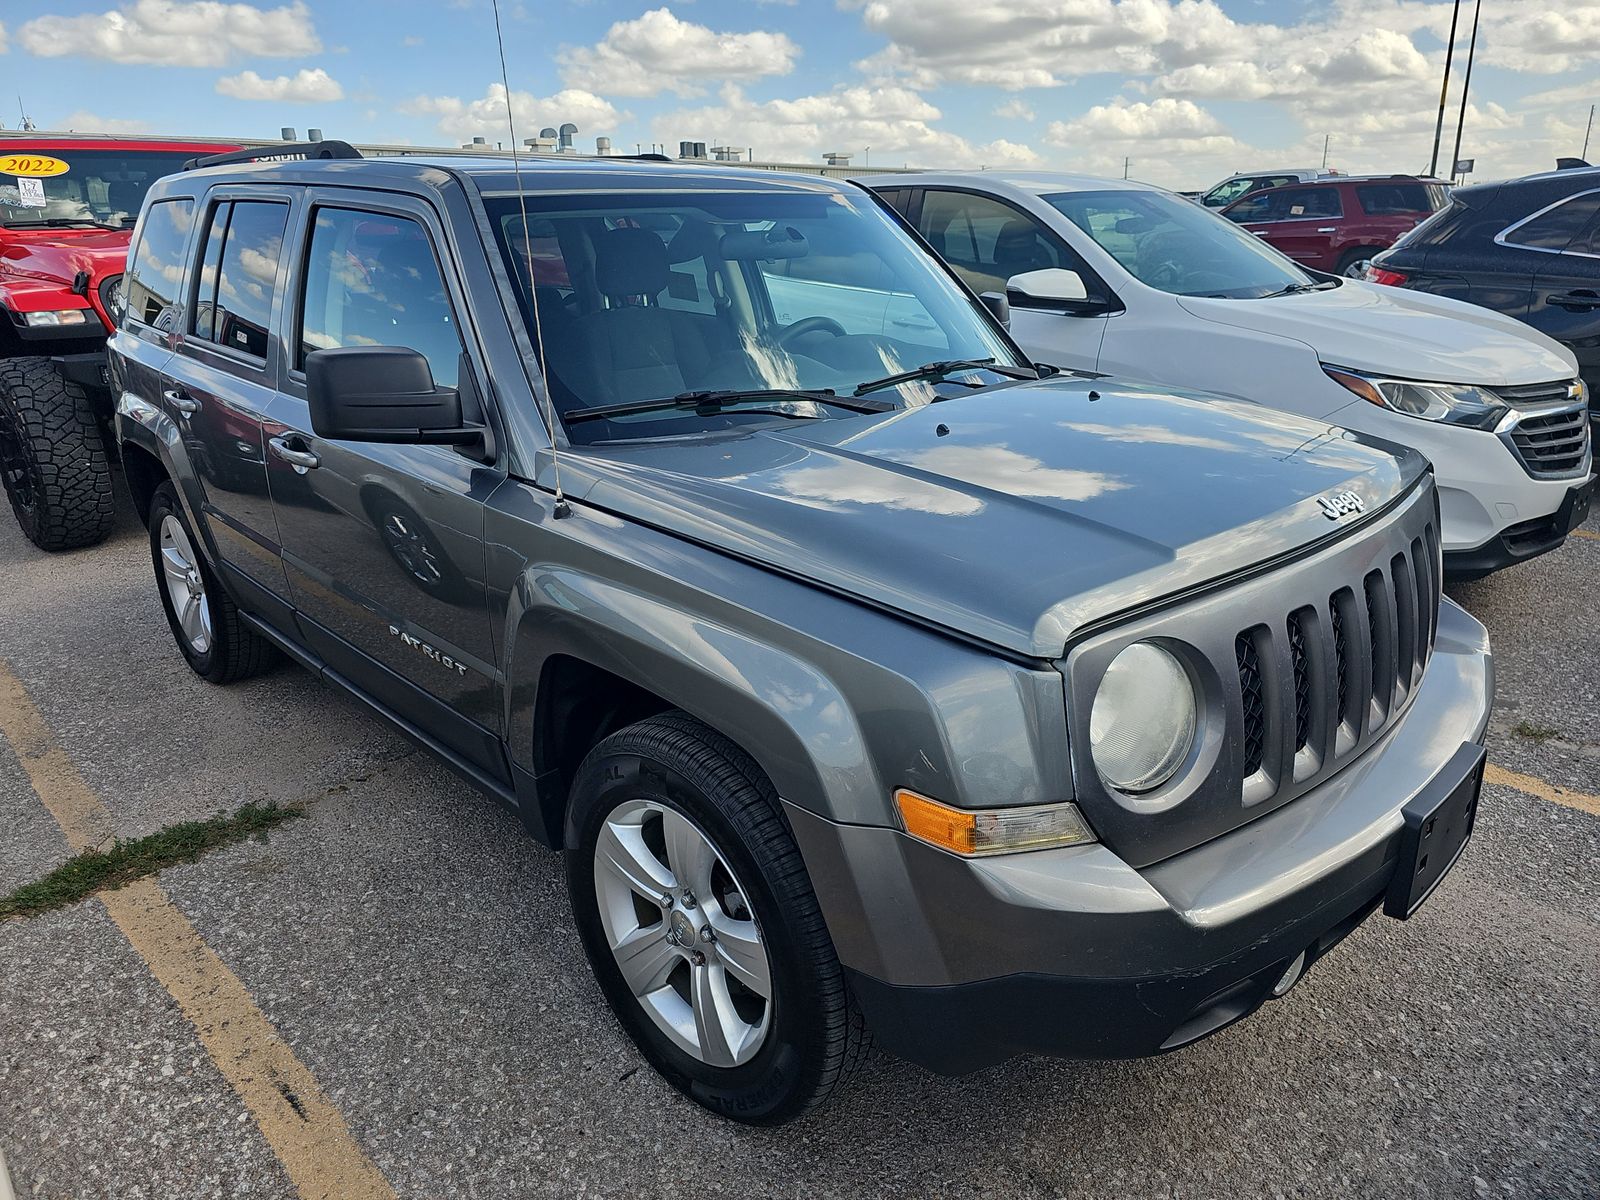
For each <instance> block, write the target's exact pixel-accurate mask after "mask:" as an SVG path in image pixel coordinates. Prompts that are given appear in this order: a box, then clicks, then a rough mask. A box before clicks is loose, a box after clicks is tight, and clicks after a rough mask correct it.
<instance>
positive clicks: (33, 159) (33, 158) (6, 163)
mask: <svg viewBox="0 0 1600 1200" xmlns="http://www.w3.org/2000/svg"><path fill="white" fill-rule="evenodd" d="M67 170H68V167H67V164H66V163H64V162H62V161H61V160H60V159H59V158H51V157H50V156H49V155H48V154H0V175H32V176H34V177H35V178H37V179H47V178H49V177H50V176H51V175H65V174H66V173H67Z"/></svg>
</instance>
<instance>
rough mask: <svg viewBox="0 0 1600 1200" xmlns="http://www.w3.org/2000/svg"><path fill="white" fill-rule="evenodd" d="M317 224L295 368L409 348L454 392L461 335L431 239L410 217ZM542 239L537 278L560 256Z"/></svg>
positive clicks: (354, 213)
mask: <svg viewBox="0 0 1600 1200" xmlns="http://www.w3.org/2000/svg"><path fill="white" fill-rule="evenodd" d="M313 221H314V223H313V227H312V231H311V247H310V249H309V250H308V251H307V257H306V270H305V281H306V290H305V295H304V297H303V298H302V300H301V304H300V314H301V320H300V350H299V355H298V358H297V360H296V366H297V367H298V368H299V369H300V370H302V371H303V370H305V360H306V355H307V354H310V353H311V352H312V351H314V350H331V349H333V348H335V347H338V346H404V347H406V348H407V349H410V350H415V351H417V353H419V354H421V355H422V356H423V357H424V358H426V359H427V360H428V367H429V369H430V370H431V371H432V372H433V381H434V383H436V384H438V385H440V386H442V387H456V386H457V384H458V383H459V381H460V377H461V353H462V345H461V334H460V331H459V330H458V329H457V326H456V322H455V318H454V316H453V315H452V314H451V311H450V298H449V294H448V293H447V292H446V290H445V285H444V277H443V275H441V273H440V271H439V261H438V259H437V257H436V256H435V255H434V252H433V243H432V242H431V241H430V240H429V238H428V231H427V230H426V229H424V228H423V227H422V225H420V224H419V223H418V222H416V221H413V220H411V219H410V218H409V217H402V216H395V215H393V214H390V213H380V212H363V211H359V210H356V209H349V208H319V209H317V210H316V213H315V216H314V218H313ZM539 232H543V231H537V232H536V233H535V237H534V245H533V247H532V249H533V250H534V253H535V263H536V265H535V270H536V271H538V270H540V268H541V267H542V268H545V269H546V270H548V269H550V268H551V267H552V265H554V264H552V263H551V261H550V259H549V258H548V254H549V253H551V252H554V253H557V254H559V247H558V246H556V245H555V239H554V238H551V237H544V238H541V237H539V236H538V233H539ZM541 250H542V251H543V253H541ZM556 264H559V265H561V267H562V269H563V270H564V263H563V262H562V261H561V260H559V259H557V260H556Z"/></svg>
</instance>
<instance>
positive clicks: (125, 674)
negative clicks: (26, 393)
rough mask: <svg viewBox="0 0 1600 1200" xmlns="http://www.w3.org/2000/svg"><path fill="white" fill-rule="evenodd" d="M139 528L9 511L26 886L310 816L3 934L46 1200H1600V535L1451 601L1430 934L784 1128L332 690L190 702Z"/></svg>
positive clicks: (9, 642)
mask: <svg viewBox="0 0 1600 1200" xmlns="http://www.w3.org/2000/svg"><path fill="white" fill-rule="evenodd" d="M123 512H124V514H125V515H124V516H123V518H122V522H121V524H120V526H119V528H118V531H117V532H116V534H115V535H114V536H113V538H112V539H111V540H110V541H109V542H108V543H107V544H105V545H103V546H101V547H99V548H96V549H93V550H89V551H83V552H78V553H72V554H67V555H62V556H49V555H45V554H43V553H40V552H38V551H36V550H34V548H33V547H32V546H31V545H29V544H28V543H27V542H26V541H25V540H24V539H23V538H22V536H21V535H20V534H19V533H18V532H17V529H16V527H15V525H14V524H13V523H12V522H11V521H10V520H9V519H8V520H5V521H0V710H3V711H0V731H3V732H4V734H5V737H4V738H3V739H0V741H3V742H5V743H8V744H4V745H0V830H3V831H4V832H3V836H0V894H3V893H5V892H8V891H10V890H11V889H12V888H14V887H17V886H18V885H20V884H23V883H26V882H28V881H30V880H33V879H36V878H38V877H40V876H42V875H44V874H45V873H46V872H48V871H49V870H51V869H52V868H53V867H55V866H57V865H59V863H61V862H62V861H63V860H64V859H65V858H66V857H68V855H69V854H70V853H71V852H72V849H73V848H74V847H78V846H82V845H85V844H93V843H95V842H96V841H101V840H104V839H105V838H106V837H107V836H109V835H112V834H115V835H120V836H123V837H132V836H137V835H142V834H147V833H150V832H152V831H154V830H156V829H158V828H160V827H161V826H163V825H166V824H168V823H170V822H173V821H178V820H184V819H191V818H199V817H205V816H209V815H212V814H214V813H216V812H217V811H219V810H229V811H231V810H233V809H235V808H237V807H238V806H239V805H241V804H244V803H246V802H248V801H252V800H262V799H273V800H278V801H281V802H292V801H301V802H304V803H305V804H306V806H307V814H308V815H307V816H306V817H305V818H304V819H301V820H297V821H293V822H290V823H288V824H286V825H283V826H281V827H279V828H277V829H275V830H273V831H272V832H271V833H270V835H269V836H268V837H267V838H266V839H265V840H264V841H257V840H251V841H247V842H244V843H241V844H238V845H235V846H232V847H229V848H226V849H223V850H220V851H217V852H215V853H213V854H211V855H208V856H207V857H204V858H203V859H201V860H200V861H198V862H195V863H193V864H192V865H187V866H182V867H179V868H176V869H172V870H168V871H166V872H163V873H162V874H161V875H160V877H159V880H158V881H157V882H156V883H154V884H152V883H149V882H143V883H139V884H136V885H134V886H132V887H129V888H126V889H123V890H122V891H120V892H114V893H108V894H106V895H105V896H103V897H97V898H94V899H90V900H87V901H84V902H81V903H78V904H76V905H73V906H70V907H68V908H65V909H61V910H58V911H54V912H49V913H45V914H43V915H39V916H35V917H27V918H14V919H11V920H7V921H4V922H0V988H3V989H4V992H3V1002H0V1151H3V1153H4V1156H5V1160H6V1162H7V1164H8V1165H9V1169H10V1174H11V1181H12V1184H13V1187H14V1190H15V1193H16V1195H17V1196H18V1197H28V1198H31V1197H77V1198H79V1200H85V1198H88V1197H99V1196H116V1197H119V1198H123V1200H132V1198H135V1197H151V1198H160V1200H184V1198H187V1197H201V1196H226V1197H239V1198H244V1197H289V1196H296V1195H301V1196H308V1197H309V1196H352V1197H355V1196H363V1197H364V1196H389V1195H397V1196H403V1197H454V1196H462V1197H467V1196H471V1197H520V1196H531V1195H560V1196H578V1195H618V1196H705V1195H719V1196H720V1195H740V1196H794V1197H808V1198H809V1197H830V1196H861V1195H883V1196H957V1195H974V1196H997V1197H998V1196H1005V1197H1023V1196H1027V1197H1031V1196H1058V1195H1073V1196H1088V1195H1097V1196H1098V1195H1105V1196H1123V1195H1142V1196H1168V1195H1170V1196H1201V1197H1203V1196H1224V1195H1227V1196H1233V1195H1251V1196H1254V1195H1267V1196H1278V1195H1282V1196H1401V1195H1403V1196H1440V1197H1445V1196H1448V1197H1457V1196H1540V1197H1554V1196H1572V1197H1579V1196H1593V1195H1594V1194H1595V1192H1596V1187H1597V1180H1600V1020H1597V1016H1596V1004H1595V998H1596V996H1600V881H1597V878H1596V876H1597V870H1596V868H1597V866H1600V799H1597V798H1596V794H1597V793H1600V628H1597V626H1596V622H1595V619H1594V597H1595V588H1596V581H1597V580H1600V519H1591V521H1590V523H1589V525H1588V527H1587V529H1586V530H1585V531H1584V534H1583V536H1580V537H1577V538H1574V539H1572V540H1571V541H1570V542H1569V543H1568V545H1567V546H1565V547H1564V548H1563V549H1561V550H1560V551H1558V552H1556V553H1554V554H1552V555H1549V556H1547V557H1546V558H1544V559H1542V560H1539V561H1538V562H1536V563H1533V564H1530V565H1526V566H1523V567H1520V568H1515V569H1512V570H1510V571H1507V572H1504V573H1502V574H1501V575H1499V576H1496V577H1491V578H1490V579H1488V580H1486V581H1483V582H1480V583H1476V584H1473V585H1470V586H1464V587H1460V588H1455V589H1452V594H1453V595H1454V596H1455V598H1456V599H1458V600H1459V601H1461V602H1462V603H1463V604H1465V605H1466V606H1467V607H1468V608H1469V609H1470V610H1471V611H1472V612H1473V613H1475V614H1476V615H1477V616H1478V617H1479V618H1480V619H1482V620H1484V621H1485V622H1486V623H1487V624H1488V626H1489V628H1490V630H1491V632H1492V634H1493V637H1494V641H1495V648H1496V652H1497V655H1496V666H1497V671H1498V678H1499V701H1498V706H1497V711H1496V716H1495V719H1494V722H1493V724H1492V726H1491V729H1490V733H1489V754H1490V762H1491V764H1492V765H1491V769H1490V771H1491V773H1490V777H1489V783H1488V786H1487V787H1486V789H1485V798H1484V803H1483V805H1482V810H1481V816H1480V818H1479V824H1478V831H1477V834H1476V837H1475V839H1474V841H1473V843H1472V845H1471V847H1470V849H1469V852H1468V854H1467V856H1466V858H1465V859H1464V861H1463V862H1462V864H1461V865H1460V866H1459V867H1458V868H1457V870H1456V871H1455V873H1454V874H1453V875H1452V876H1451V877H1450V879H1449V880H1448V881H1447V882H1446V884H1445V885H1444V886H1443V887H1442V888H1441V890H1440V891H1439V893H1438V894H1437V895H1436V896H1435V897H1434V898H1433V899H1432V900H1431V901H1430V902H1429V904H1428V906H1427V907H1426V908H1425V909H1424V910H1423V911H1422V912H1421V913H1420V914H1419V915H1418V916H1417V917H1415V918H1414V919H1413V920H1411V921H1410V922H1408V923H1405V924H1401V923H1398V922H1395V921H1391V920H1388V919H1385V918H1382V917H1381V916H1380V917H1376V918H1374V919H1373V920H1372V921H1370V922H1369V923H1368V924H1367V925H1366V926H1364V927H1363V928H1362V929H1361V930H1360V931H1358V933H1357V934H1356V935H1354V936H1353V937H1352V938H1351V939H1350V940H1349V941H1348V942H1347V943H1346V944H1345V945H1344V946H1343V947H1342V948H1341V949H1340V950H1339V952H1337V953H1336V954H1334V955H1332V956H1331V957H1330V958H1328V959H1326V960H1324V961H1323V962H1322V963H1320V964H1319V965H1318V967H1317V969H1316V970H1314V971H1313V972H1312V973H1311V974H1310V975H1309V976H1308V977H1307V979H1306V980H1305V981H1304V982H1303V983H1302V984H1301V985H1300V986H1298V987H1297V988H1295V989H1294V990H1293V991H1292V992H1291V993H1290V994H1289V995H1288V996H1287V997H1286V998H1285V999H1284V1000H1282V1001H1279V1002H1275V1003H1273V1004H1270V1005H1269V1006H1268V1007H1267V1008H1266V1009H1264V1010H1263V1011H1262V1012H1261V1013H1259V1014H1258V1015H1257V1016H1256V1017H1254V1018H1253V1019H1251V1020H1249V1021H1247V1022H1244V1023H1243V1024H1241V1025H1238V1026H1235V1027H1234V1028H1232V1029H1230V1030H1228V1031H1226V1032H1224V1033H1222V1034H1221V1035H1219V1036H1218V1037H1215V1038H1212V1039H1210V1040H1207V1041H1204V1042H1201V1043H1199V1044H1197V1045H1195V1046H1193V1047H1190V1048H1188V1049H1185V1050H1183V1051H1180V1052H1178V1053H1176V1054H1173V1055H1170V1056H1167V1057H1165V1058H1161V1059H1156V1060H1148V1061H1140V1062H1116V1063H1080V1062H1057V1061H1043V1060H1026V1061H1020V1060H1019V1061H1013V1062H1011V1063H1009V1064H1007V1065H1005V1066H1003V1067H1000V1068H996V1069H994V1070H991V1071H988V1072H985V1073H981V1074H977V1075H972V1076H968V1077H965V1078H961V1079H955V1080H950V1079H943V1078H939V1077H936V1076H932V1075H929V1074H925V1073H923V1072H921V1071H919V1070H917V1069H915V1068H912V1067H910V1066H907V1065H904V1064H902V1063H899V1062H897V1061H894V1060H892V1059H889V1058H887V1057H884V1056H881V1055H877V1056H874V1057H873V1059H872V1060H871V1061H870V1062H869V1064H868V1066H867V1068H866V1070H865V1071H864V1073H863V1075H862V1077H861V1078H860V1080H859V1081H858V1083H857V1085H856V1086H855V1088H854V1089H852V1090H851V1091H850V1092H849V1093H848V1095H847V1096H846V1097H845V1098H844V1099H843V1101H842V1102H841V1103H838V1104H835V1105H834V1106H832V1107H831V1108H827V1109H825V1110H823V1111H822V1112H820V1113H818V1114H816V1115H813V1116H812V1117H810V1118H808V1119H806V1120H803V1121H801V1122H799V1123H797V1124H794V1125H791V1126H789V1127H787V1128H784V1129H782V1130H779V1131H775V1132H765V1131H759V1130H750V1129H745V1128H738V1127H735V1126H733V1125H730V1124H727V1123H724V1122H721V1121H719V1120H717V1119H716V1118H714V1117H712V1116H711V1115H709V1114H708V1113H706V1112H704V1111H702V1110H701V1109H699V1108H698V1107H696V1106H695V1105H693V1104H691V1103H690V1102H689V1101H687V1100H685V1099H683V1098H682V1097H680V1096H679V1095H678V1094H677V1093H675V1092H674V1091H672V1090H671V1089H670V1088H669V1087H668V1086H667V1085H666V1084H665V1083H664V1082H662V1081H661V1080H660V1079H659V1078H658V1077H657V1076H656V1075H655V1074H654V1073H653V1072H652V1071H651V1070H650V1069H649V1068H648V1067H647V1066H645V1065H644V1064H643V1063H642V1060H641V1059H640V1058H639V1057H638V1055H637V1054H636V1052H635V1051H634V1050H633V1048H632V1046H631V1044H630V1043H629V1042H628V1041H627V1039H626V1038H625V1037H624V1035H623V1033H622V1032H621V1030H620V1029H619V1028H618V1027H617V1025H616V1024H615V1022H614V1021H613V1019H612V1017H611V1015H610V1013H609V1012H608V1010H607V1009H606V1007H605V1005H604V1003H603V1002H602V1000H601V997H600V995H599V993H598V990H597V988H596V987H595V985H594V984H593V982H592V980H591V977H590V973H589V970H588V967H587V964H586V963H585V961H584V958H583V954H582V951H581V949H580V947H579V943H578V940H577V937H576V935H575V933H574V931H573V929H572V926H571V921H570V918H569V916H568V912H567V902H566V895H565V888H564V883H563V879H562V869H561V863H560V862H559V861H558V859H557V858H556V857H555V856H553V855H551V854H549V853H547V852H545V851H542V850H541V849H540V848H539V847H538V846H536V845H535V844H534V843H533V842H532V841H531V840H530V839H528V838H527V837H525V836H524V835H523V834H522V832H521V829H520V826H519V824H518V822H517V821H516V819H515V818H514V817H513V816H511V815H509V814H508V813H506V812H504V811H502V810H501V809H499V808H498V807H496V806H495V805H494V804H493V803H492V802H491V801H489V800H487V799H485V798H483V797H481V796H480V795H478V794H477V793H475V792H473V791H472V790H470V789H469V788H467V787H466V786H465V785H464V784H462V783H460V782H458V780H457V779H456V778H455V777H454V776H453V775H451V774H450V773H448V772H447V771H446V770H445V769H444V768H442V767H440V766H439V765H437V764H436V763H434V762H433V761H431V760H430V759H429V758H428V757H427V756H426V755H424V754H422V753H420V752H417V751H415V750H413V749H412V747H411V746H410V745H409V744H408V743H407V742H405V741H404V740H403V739H402V738H401V737H400V736H399V735H398V734H397V733H395V732H394V731H393V730H392V729H391V728H390V727H388V726H387V725H385V724H383V723H381V722H380V721H378V720H377V719H375V718H373V717H371V716H369V715H368V714H367V713H366V712H365V711H363V710H361V709H360V708H359V707H358V706H356V705H355V704H354V703H353V702H351V701H348V700H346V699H344V698H342V697H340V696H337V695H335V694H333V693H332V692H330V691H328V690H326V689H325V688H324V687H323V686H322V685H321V684H319V683H317V682H315V681H314V680H313V679H312V678H311V677H310V676H309V675H307V674H306V673H305V672H303V671H301V670H299V669H297V668H294V667H291V666H288V665H285V666H281V667H279V668H278V669H277V670H275V671H274V672H272V673H271V674H269V675H267V676H266V677H264V678H262V679H259V680H257V681H254V682H251V683H247V684H244V685H240V686H237V687H234V688H229V689H217V688H212V687H210V686H208V685H207V684H205V683H203V682H201V681H199V680H198V679H196V678H195V677H194V676H193V675H192V674H191V673H190V672H189V670H188V669H187V667H186V666H185V665H184V663H183V662H182V661H181V659H180V658H179V657H178V655H177V654H176V653H175V652H174V650H173V647H172V643H171V639H170V636H169V634H168V632H167V630H166V628H165V626H164V623H163V620H162V616H161V612H160V609H159V607H158V603H157V599H156V593H155V590H154V588H153V585H152V581H151V572H150V563H149V557H148V550H147V542H146V540H145V536H144V533H143V531H142V530H141V529H139V528H138V527H137V526H136V524H135V523H134V519H133V517H132V515H131V512H130V511H129V509H128V507H127V505H126V504H124V507H123ZM1060 1019H1062V1020H1064V1021H1070V1020H1071V1019H1072V1014H1070V1013H1062V1014H1061V1018H1060ZM0 1195H4V1188H3V1186H0Z"/></svg>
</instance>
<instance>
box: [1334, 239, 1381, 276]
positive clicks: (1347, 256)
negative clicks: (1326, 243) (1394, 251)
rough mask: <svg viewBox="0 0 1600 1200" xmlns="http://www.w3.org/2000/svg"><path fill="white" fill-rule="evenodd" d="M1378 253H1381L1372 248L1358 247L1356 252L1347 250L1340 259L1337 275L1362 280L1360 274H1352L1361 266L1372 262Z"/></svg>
mask: <svg viewBox="0 0 1600 1200" xmlns="http://www.w3.org/2000/svg"><path fill="white" fill-rule="evenodd" d="M1378 253H1380V252H1379V251H1378V250H1376V249H1374V248H1373V247H1371V246H1358V247H1356V249H1354V250H1346V251H1345V252H1344V254H1343V255H1342V256H1340V258H1339V266H1338V269H1337V272H1336V273H1337V274H1339V275H1343V276H1344V277H1345V278H1346V279H1360V278H1361V273H1360V272H1357V273H1356V274H1351V272H1352V271H1355V268H1356V267H1357V266H1359V265H1360V264H1362V263H1366V262H1368V261H1370V260H1371V258H1372V256H1373V255H1374V254H1378Z"/></svg>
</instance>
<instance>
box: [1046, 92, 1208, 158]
mask: <svg viewBox="0 0 1600 1200" xmlns="http://www.w3.org/2000/svg"><path fill="white" fill-rule="evenodd" d="M1225 133H1226V130H1224V129H1223V127H1222V122H1221V121H1218V120H1217V119H1216V117H1214V116H1212V115H1211V114H1210V113H1209V112H1207V111H1206V110H1205V109H1203V108H1201V107H1200V106H1199V105H1198V104H1196V103H1195V102H1194V101H1193V100H1174V99H1172V98H1171V97H1170V96H1163V97H1162V98H1161V99H1159V100H1152V101H1150V102H1149V103H1146V102H1145V101H1142V100H1140V101H1135V102H1129V101H1127V100H1122V99H1118V100H1116V101H1113V102H1112V103H1110V104H1097V105H1095V106H1094V107H1093V108H1091V109H1090V110H1089V111H1088V112H1086V113H1084V114H1083V116H1081V117H1078V118H1077V119H1075V120H1072V121H1051V122H1050V126H1049V129H1048V130H1047V131H1046V133H1045V141H1047V142H1049V143H1051V144H1052V145H1056V146H1066V145H1071V144H1073V143H1075V142H1092V141H1096V140H1098V139H1102V138H1105V139H1112V140H1115V141H1119V142H1147V141H1156V140H1160V139H1163V138H1174V137H1181V138H1204V137H1217V136H1221V135H1223V134H1225Z"/></svg>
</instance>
